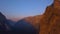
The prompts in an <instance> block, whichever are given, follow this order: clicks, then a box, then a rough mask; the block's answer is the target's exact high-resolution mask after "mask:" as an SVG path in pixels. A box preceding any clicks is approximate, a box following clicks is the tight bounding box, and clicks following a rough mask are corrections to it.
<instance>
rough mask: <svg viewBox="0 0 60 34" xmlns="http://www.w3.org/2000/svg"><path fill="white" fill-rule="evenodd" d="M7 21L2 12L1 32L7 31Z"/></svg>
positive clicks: (0, 14) (0, 20)
mask: <svg viewBox="0 0 60 34" xmlns="http://www.w3.org/2000/svg"><path fill="white" fill-rule="evenodd" d="M5 21H6V17H5V16H4V15H3V14H2V13H1V12H0V31H5V30H6V26H5Z"/></svg>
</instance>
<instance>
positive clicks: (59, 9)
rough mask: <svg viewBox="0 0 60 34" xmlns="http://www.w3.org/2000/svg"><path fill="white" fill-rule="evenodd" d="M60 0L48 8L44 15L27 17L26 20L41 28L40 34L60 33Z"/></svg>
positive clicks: (56, 0) (55, 0)
mask: <svg viewBox="0 0 60 34" xmlns="http://www.w3.org/2000/svg"><path fill="white" fill-rule="evenodd" d="M59 3H60V0H54V3H53V4H52V5H50V6H48V7H47V8H46V11H45V13H44V14H43V15H42V16H40V15H39V16H34V17H30V18H29V17H27V18H26V19H25V20H26V21H27V22H30V24H32V25H33V26H34V27H35V28H37V29H39V28H40V29H39V34H60V4H59Z"/></svg>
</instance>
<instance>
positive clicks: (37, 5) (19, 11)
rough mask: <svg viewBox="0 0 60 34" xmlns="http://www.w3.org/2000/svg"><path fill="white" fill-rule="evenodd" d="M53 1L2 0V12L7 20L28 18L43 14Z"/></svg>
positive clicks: (0, 2)
mask: <svg viewBox="0 0 60 34" xmlns="http://www.w3.org/2000/svg"><path fill="white" fill-rule="evenodd" d="M52 2H53V0H0V12H2V13H3V14H4V15H5V16H6V17H7V18H13V17H14V18H17V17H21V18H22V17H27V16H35V15H39V14H43V13H44V11H45V8H46V6H48V5H51V4H52Z"/></svg>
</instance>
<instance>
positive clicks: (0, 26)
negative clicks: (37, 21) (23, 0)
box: [0, 13, 37, 34]
mask: <svg viewBox="0 0 60 34" xmlns="http://www.w3.org/2000/svg"><path fill="white" fill-rule="evenodd" d="M3 30H4V31H16V32H17V31H19V32H20V33H21V32H25V33H28V34H29V33H31V34H36V33H37V30H36V29H35V28H34V26H33V25H32V24H30V23H29V22H27V21H26V20H25V18H24V19H21V20H19V21H17V22H14V21H12V20H8V19H6V17H5V16H4V15H3V14H2V13H0V31H3Z"/></svg>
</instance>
